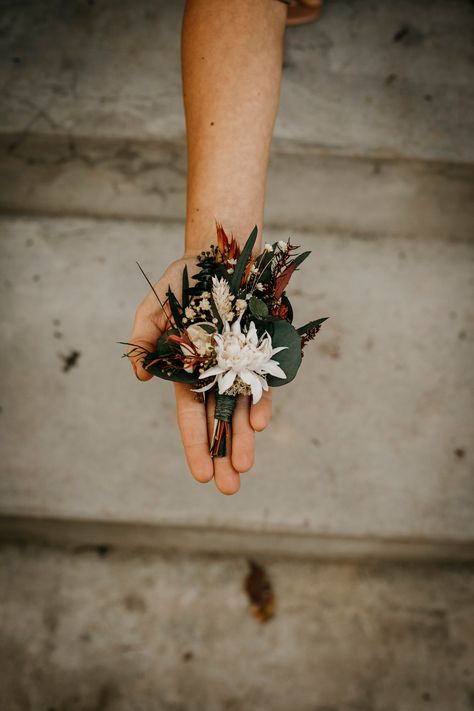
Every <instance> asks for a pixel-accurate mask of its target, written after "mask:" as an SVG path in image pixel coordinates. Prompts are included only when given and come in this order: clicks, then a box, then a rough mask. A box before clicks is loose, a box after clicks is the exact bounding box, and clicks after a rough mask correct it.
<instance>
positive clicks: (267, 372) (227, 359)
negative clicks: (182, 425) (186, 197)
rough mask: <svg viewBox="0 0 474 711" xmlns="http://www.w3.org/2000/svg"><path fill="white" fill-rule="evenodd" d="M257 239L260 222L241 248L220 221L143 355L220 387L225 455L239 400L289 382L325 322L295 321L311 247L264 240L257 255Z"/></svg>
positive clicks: (167, 374) (188, 378) (178, 374)
mask: <svg viewBox="0 0 474 711" xmlns="http://www.w3.org/2000/svg"><path fill="white" fill-rule="evenodd" d="M256 239H257V227H255V228H254V229H253V230H252V232H251V234H250V236H249V238H248V240H247V242H246V243H245V245H244V247H243V248H242V250H241V249H240V248H239V245H238V243H237V241H236V240H235V239H234V238H233V237H231V238H230V239H229V238H228V237H227V235H226V233H225V232H224V229H223V228H222V226H221V225H219V224H217V244H216V245H214V244H213V245H211V246H210V248H209V249H208V250H206V251H204V252H202V253H201V254H199V255H198V257H197V267H198V271H197V273H196V274H195V275H194V276H193V282H194V283H193V284H192V285H191V284H190V281H189V275H188V270H187V268H186V267H185V268H184V269H183V275H182V294H181V299H178V297H177V296H176V294H174V293H173V292H172V291H171V289H170V288H169V289H168V292H167V294H166V302H164V303H162V302H161V301H160V305H161V306H162V308H164V309H165V312H166V315H167V322H168V325H169V328H168V330H166V331H165V332H164V333H163V334H162V335H161V336H160V338H159V339H158V341H157V343H156V346H155V349H154V350H153V351H152V352H147V351H146V352H142V355H143V359H142V365H143V367H144V368H145V370H147V371H148V372H150V373H152V374H153V375H156V376H157V377H159V378H164V379H165V380H172V381H177V382H181V383H188V384H189V386H190V388H191V389H193V390H195V391H196V392H198V393H205V392H207V391H209V390H210V389H211V388H215V389H216V409H215V419H214V431H213V436H212V441H211V446H210V452H211V456H212V457H223V456H225V454H226V447H227V442H228V441H229V437H230V427H231V421H232V413H233V411H234V408H235V404H236V398H237V397H239V395H250V396H251V397H252V400H253V402H254V403H255V402H258V401H259V400H260V398H261V397H262V393H263V391H264V390H268V388H269V387H279V386H281V385H286V384H287V383H290V382H291V381H292V380H293V378H294V377H295V375H296V373H297V372H298V369H299V367H300V365H301V360H302V356H303V348H304V347H305V345H306V344H307V343H308V342H309V341H310V340H312V339H313V338H314V337H315V335H316V334H317V333H318V331H319V329H320V327H321V324H322V323H323V322H324V321H325V320H326V318H318V319H316V320H314V321H310V322H309V323H307V324H305V325H304V326H301V327H299V328H295V327H294V326H293V309H292V306H291V303H290V300H289V299H288V296H287V295H286V288H287V286H288V283H289V281H290V279H291V277H292V275H293V274H294V272H295V271H296V269H297V268H298V267H299V266H300V265H301V264H302V262H303V261H304V260H305V259H306V258H307V257H308V256H309V254H310V252H298V249H299V247H296V246H294V245H292V244H291V243H290V241H289V240H288V242H283V241H279V242H275V243H273V244H265V247H264V249H263V251H262V253H261V254H258V255H254V254H253V248H254V246H255V241H256ZM157 298H158V296H157ZM158 300H159V299H158ZM130 345H131V346H132V350H131V351H129V352H128V354H126V355H128V356H131V355H136V354H137V352H138V351H137V350H135V348H136V349H138V346H136V347H133V344H130Z"/></svg>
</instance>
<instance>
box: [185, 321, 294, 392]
mask: <svg viewBox="0 0 474 711" xmlns="http://www.w3.org/2000/svg"><path fill="white" fill-rule="evenodd" d="M214 341H215V344H216V345H215V351H216V358H217V365H215V366H212V367H211V368H208V369H207V370H205V371H204V373H201V374H200V376H199V379H200V380H202V379H203V378H209V377H212V376H215V377H214V380H213V381H212V383H209V384H208V385H205V386H204V387H203V388H199V389H197V390H196V392H204V391H205V390H209V389H210V388H212V386H213V385H214V384H215V382H216V381H217V383H218V388H219V393H221V394H222V393H225V392H226V391H228V390H229V388H231V387H232V385H233V384H234V381H235V379H236V378H237V376H238V377H239V378H240V380H242V381H243V382H244V383H246V384H247V385H250V389H251V392H252V399H253V402H254V403H255V402H258V401H259V400H260V398H261V397H262V393H263V391H264V390H268V383H267V381H266V379H265V377H264V376H265V375H274V376H275V377H276V378H286V374H285V372H284V371H283V370H282V369H281V368H280V366H279V364H278V362H277V361H276V360H272V356H274V355H275V354H276V353H279V352H280V351H283V350H285V349H286V346H280V347H279V348H273V347H272V341H271V338H270V336H269V334H268V333H265V334H264V335H263V336H261V337H260V338H259V337H258V334H257V329H256V328H255V324H254V322H253V321H251V322H250V324H249V327H248V330H247V332H246V333H242V331H241V328H240V318H239V319H237V321H235V322H234V323H233V324H232V326H229V324H228V323H226V324H225V326H224V331H223V333H215V334H214Z"/></svg>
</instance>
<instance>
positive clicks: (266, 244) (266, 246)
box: [263, 242, 273, 252]
mask: <svg viewBox="0 0 474 711" xmlns="http://www.w3.org/2000/svg"><path fill="white" fill-rule="evenodd" d="M263 251H264V252H273V247H272V245H271V244H269V243H268V242H265V247H264V248H263Z"/></svg>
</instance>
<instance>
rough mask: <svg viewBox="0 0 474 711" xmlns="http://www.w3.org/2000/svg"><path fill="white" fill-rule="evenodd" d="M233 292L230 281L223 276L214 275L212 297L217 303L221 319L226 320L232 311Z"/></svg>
mask: <svg viewBox="0 0 474 711" xmlns="http://www.w3.org/2000/svg"><path fill="white" fill-rule="evenodd" d="M230 297H231V293H230V288H229V282H228V281H227V280H226V279H224V277H221V278H220V279H218V278H217V277H215V276H213V277H212V298H213V299H214V303H215V305H216V309H217V313H218V314H219V316H220V317H221V319H222V320H223V321H224V322H225V321H227V314H229V313H230V312H231V311H232V301H231V298H230Z"/></svg>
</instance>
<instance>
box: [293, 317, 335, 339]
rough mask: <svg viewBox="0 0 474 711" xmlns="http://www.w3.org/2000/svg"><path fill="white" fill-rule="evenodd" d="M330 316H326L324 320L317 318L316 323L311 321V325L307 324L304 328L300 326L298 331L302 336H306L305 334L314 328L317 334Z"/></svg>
mask: <svg viewBox="0 0 474 711" xmlns="http://www.w3.org/2000/svg"><path fill="white" fill-rule="evenodd" d="M328 318H329V316H325V317H324V318H317V319H316V320H315V321H310V322H309V323H305V325H304V326H300V327H299V328H298V329H297V331H298V333H299V335H300V336H304V334H305V333H307V332H308V331H311V330H312V329H313V328H314V329H316V332H317V331H319V329H320V328H321V324H323V323H324V321H327V320H328Z"/></svg>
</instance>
